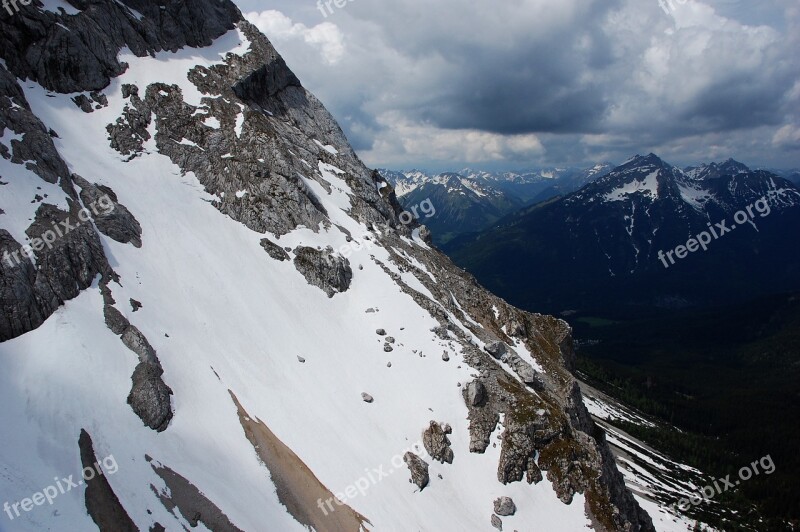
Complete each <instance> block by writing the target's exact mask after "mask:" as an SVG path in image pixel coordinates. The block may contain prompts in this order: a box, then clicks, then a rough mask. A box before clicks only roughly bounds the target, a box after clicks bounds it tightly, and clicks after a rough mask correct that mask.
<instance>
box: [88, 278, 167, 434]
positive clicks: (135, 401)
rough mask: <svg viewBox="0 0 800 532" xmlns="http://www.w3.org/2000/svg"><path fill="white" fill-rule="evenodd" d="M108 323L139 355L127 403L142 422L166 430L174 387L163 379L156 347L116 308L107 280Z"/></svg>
mask: <svg viewBox="0 0 800 532" xmlns="http://www.w3.org/2000/svg"><path fill="white" fill-rule="evenodd" d="M101 291H102V293H103V299H104V306H103V316H104V317H105V322H106V326H107V327H108V328H109V329H110V330H111V331H112V332H113V333H114V334H116V335H118V336H120V339H121V340H122V343H123V344H125V347H127V348H128V349H130V350H131V351H132V352H134V353H135V354H136V356H137V357H138V358H139V364H138V365H137V366H136V368H135V369H134V370H133V375H132V376H131V381H132V383H133V384H132V386H131V391H130V393H129V394H128V404H129V405H130V406H131V408H132V409H133V411H134V413H135V414H136V415H137V416H139V418H140V419H141V420H142V422H143V423H144V424H145V425H146V426H148V427H150V428H151V429H153V430H155V431H157V432H163V431H165V430H166V429H167V427H168V426H169V423H170V421H171V420H172V416H173V412H172V399H171V396H172V389H171V388H170V387H169V386H167V384H166V383H165V382H164V379H163V374H164V370H163V369H162V367H161V362H160V361H159V360H158V355H157V354H156V351H155V349H153V347H152V346H151V345H150V342H148V341H147V338H146V337H145V336H144V334H142V332H141V331H140V330H139V329H138V328H137V327H136V326H135V325H131V323H130V322H129V321H128V319H127V318H126V317H125V316H123V315H122V313H121V312H120V311H119V310H117V309H116V308H115V307H114V306H113V304H114V298H113V297H112V295H111V290H110V289H109V287H108V284H107V283H103V284H101Z"/></svg>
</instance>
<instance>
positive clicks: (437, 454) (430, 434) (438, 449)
mask: <svg viewBox="0 0 800 532" xmlns="http://www.w3.org/2000/svg"><path fill="white" fill-rule="evenodd" d="M452 432H453V431H452V429H451V428H450V426H449V425H445V426H442V425H440V424H439V423H437V422H436V421H431V423H430V426H428V428H427V429H425V431H424V432H423V433H422V444H423V445H424V446H425V450H426V451H428V456H430V457H431V458H433V459H434V460H438V461H439V462H441V463H445V462H447V463H448V464H452V463H453V449H451V448H450V440H449V439H448V437H447V435H448V434H450V433H452Z"/></svg>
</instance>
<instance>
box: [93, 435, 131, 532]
mask: <svg viewBox="0 0 800 532" xmlns="http://www.w3.org/2000/svg"><path fill="white" fill-rule="evenodd" d="M78 446H79V447H80V452H81V464H82V465H83V467H84V470H85V468H90V469H92V470H94V476H93V478H91V479H89V480H86V491H85V492H84V497H85V500H86V511H87V512H88V513H89V516H90V517H91V518H92V521H94V522H95V524H96V525H97V528H99V529H100V532H138V531H139V529H138V528H137V527H136V524H135V523H134V522H133V520H131V518H130V516H129V515H128V512H126V511H125V508H124V507H123V506H122V504H121V503H120V502H119V499H118V498H117V495H116V493H114V490H113V489H112V488H111V485H110V484H109V483H108V480H107V479H106V477H105V473H107V471H103V470H102V468H100V471H98V469H97V467H98V466H97V465H96V464H98V460H97V456H96V455H95V452H94V445H93V444H92V437H91V436H89V433H88V432H86V431H85V430H83V429H81V435H80V438H78ZM105 458H109V457H105ZM111 458H113V457H111ZM98 473H99V474H98ZM88 476H89V475H86V477H88Z"/></svg>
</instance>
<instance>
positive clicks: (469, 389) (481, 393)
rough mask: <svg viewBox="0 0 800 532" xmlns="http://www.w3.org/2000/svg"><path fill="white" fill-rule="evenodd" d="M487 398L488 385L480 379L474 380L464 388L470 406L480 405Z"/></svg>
mask: <svg viewBox="0 0 800 532" xmlns="http://www.w3.org/2000/svg"><path fill="white" fill-rule="evenodd" d="M485 398H486V387H485V386H484V385H483V383H482V382H481V381H479V380H474V381H472V382H470V383H469V384H467V386H466V388H464V400H465V401H466V402H467V405H469V406H480V404H481V403H483V401H484V399H485Z"/></svg>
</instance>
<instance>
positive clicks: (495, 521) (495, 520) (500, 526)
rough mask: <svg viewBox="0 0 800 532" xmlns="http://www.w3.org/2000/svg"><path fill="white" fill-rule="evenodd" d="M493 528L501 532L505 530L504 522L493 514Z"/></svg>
mask: <svg viewBox="0 0 800 532" xmlns="http://www.w3.org/2000/svg"><path fill="white" fill-rule="evenodd" d="M492 526H493V527H495V528H496V529H497V530H500V531H502V530H503V521H502V520H501V519H500V518H499V517H497V516H496V515H494V514H492Z"/></svg>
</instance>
